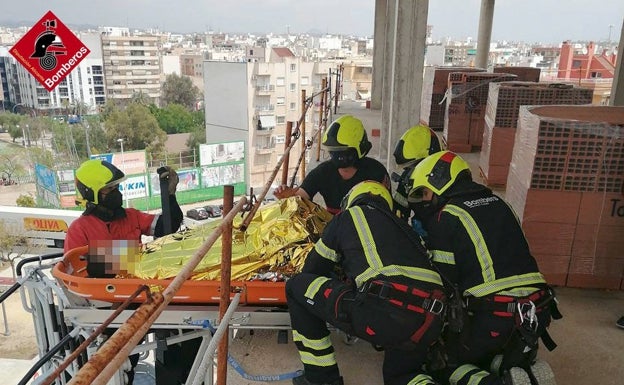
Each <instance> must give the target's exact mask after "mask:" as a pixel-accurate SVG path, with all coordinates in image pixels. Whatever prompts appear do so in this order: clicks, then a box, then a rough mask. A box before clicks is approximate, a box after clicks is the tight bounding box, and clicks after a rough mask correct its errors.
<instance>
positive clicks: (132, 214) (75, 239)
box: [64, 208, 158, 252]
mask: <svg viewBox="0 0 624 385" xmlns="http://www.w3.org/2000/svg"><path fill="white" fill-rule="evenodd" d="M157 220H158V215H154V214H147V213H144V212H142V211H139V210H137V209H133V208H129V209H126V217H125V218H122V219H115V220H114V221H112V222H104V221H103V220H101V219H99V218H98V217H96V216H95V215H83V216H81V217H80V218H78V219H76V220H74V221H73V222H72V223H71V225H69V229H68V230H67V236H66V237H65V247H64V249H65V252H68V251H69V250H71V249H75V248H76V247H80V246H88V245H89V242H91V241H106V240H111V241H112V240H136V241H139V242H140V241H141V235H153V234H154V229H155V228H156V221H157Z"/></svg>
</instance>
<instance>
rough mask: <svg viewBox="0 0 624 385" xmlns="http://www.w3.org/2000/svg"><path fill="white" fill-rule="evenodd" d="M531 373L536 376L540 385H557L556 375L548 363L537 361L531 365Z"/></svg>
mask: <svg viewBox="0 0 624 385" xmlns="http://www.w3.org/2000/svg"><path fill="white" fill-rule="evenodd" d="M531 373H533V376H535V379H536V380H537V384H538V385H557V383H556V382H555V373H553V371H552V368H551V367H550V365H549V364H548V362H546V361H542V360H537V361H535V363H534V364H533V365H531Z"/></svg>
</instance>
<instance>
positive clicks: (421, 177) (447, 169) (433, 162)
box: [410, 151, 470, 196]
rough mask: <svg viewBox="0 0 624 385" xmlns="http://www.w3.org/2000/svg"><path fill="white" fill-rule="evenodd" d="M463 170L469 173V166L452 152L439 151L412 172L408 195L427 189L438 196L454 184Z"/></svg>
mask: <svg viewBox="0 0 624 385" xmlns="http://www.w3.org/2000/svg"><path fill="white" fill-rule="evenodd" d="M464 170H468V171H470V166H469V165H468V163H466V161H465V160H463V159H462V158H461V157H460V156H459V155H457V154H455V153H454V152H451V151H440V152H437V153H435V154H433V155H429V156H428V157H426V158H425V159H423V160H422V161H421V162H420V163H418V164H417V165H416V167H414V171H412V176H411V178H410V179H411V180H412V188H411V190H410V194H412V193H414V192H416V191H417V190H419V189H421V188H423V187H427V188H428V189H430V190H431V191H433V192H434V193H435V194H436V195H438V196H440V195H442V194H444V192H445V191H446V190H448V188H449V187H451V186H452V185H453V183H455V181H456V180H457V176H458V175H459V174H460V173H461V172H462V171H464Z"/></svg>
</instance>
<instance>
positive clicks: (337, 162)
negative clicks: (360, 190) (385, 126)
mask: <svg viewBox="0 0 624 385" xmlns="http://www.w3.org/2000/svg"><path fill="white" fill-rule="evenodd" d="M322 144H323V147H324V148H325V150H327V151H328V152H329V156H330V160H328V161H325V162H322V163H321V164H319V165H318V166H317V167H316V168H314V169H313V170H312V171H310V172H309V173H308V175H306V177H305V179H304V180H303V182H302V183H301V186H299V187H298V188H294V189H293V188H290V187H287V186H279V187H277V188H276V189H275V191H274V193H273V194H274V195H275V196H276V197H277V198H279V199H282V198H287V197H290V196H293V195H299V196H301V197H303V198H306V199H312V198H314V196H315V195H316V194H317V193H320V194H321V196H322V197H323V200H324V201H325V206H326V207H327V211H329V212H330V213H332V214H336V213H338V212H340V202H341V200H342V198H343V197H344V196H345V194H346V193H347V192H349V190H350V189H351V188H352V187H353V186H355V185H356V184H358V183H360V182H362V181H365V180H376V181H378V182H381V183H383V184H384V186H386V187H387V188H388V189H390V177H389V175H388V170H386V168H385V167H384V166H383V165H382V164H381V163H379V162H378V161H377V160H375V159H372V158H369V157H367V156H366V154H368V152H369V151H370V149H371V147H372V145H371V143H370V142H369V141H368V137H367V135H366V130H364V126H363V125H362V121H360V120H359V119H357V118H355V117H353V116H351V115H344V116H341V117H340V118H338V119H336V120H335V121H334V122H333V123H332V124H331V125H330V126H329V127H328V128H327V131H325V134H324V135H323V143H322Z"/></svg>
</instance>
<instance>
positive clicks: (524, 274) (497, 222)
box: [410, 151, 559, 385]
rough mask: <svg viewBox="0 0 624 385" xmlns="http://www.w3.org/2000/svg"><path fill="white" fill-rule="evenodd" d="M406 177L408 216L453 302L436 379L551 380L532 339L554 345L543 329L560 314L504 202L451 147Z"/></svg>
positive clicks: (478, 382) (543, 384) (481, 382)
mask: <svg viewBox="0 0 624 385" xmlns="http://www.w3.org/2000/svg"><path fill="white" fill-rule="evenodd" d="M411 178H412V188H411V191H410V197H411V198H412V199H413V200H420V201H421V202H420V203H418V204H417V205H416V209H415V215H416V216H417V217H418V218H419V219H420V220H421V221H422V222H423V225H424V227H425V230H426V231H427V233H428V237H427V246H428V249H429V250H430V252H431V254H432V258H433V262H434V264H435V265H436V266H437V268H438V271H439V272H440V275H441V276H442V277H443V279H444V280H445V285H446V286H447V289H448V290H449V291H453V292H454V298H455V300H456V301H452V302H451V304H450V305H449V306H450V310H449V311H448V312H447V315H448V317H449V320H448V322H449V323H448V325H449V327H447V328H446V332H445V334H444V340H445V342H446V343H445V344H444V345H445V346H446V348H447V351H446V353H447V354H448V357H449V360H448V362H447V367H446V368H445V369H444V370H442V371H440V373H438V375H439V378H438V379H439V380H440V381H441V382H443V383H446V382H447V381H450V382H451V383H455V384H462V385H463V384H468V383H470V384H475V385H486V384H487V385H492V384H529V383H530V382H528V379H529V376H530V375H533V376H535V377H538V382H537V383H538V384H539V385H550V384H553V382H552V381H554V379H553V378H552V372H549V373H547V372H548V370H546V369H548V367H547V364H546V363H545V362H538V363H537V367H536V354H537V347H538V344H537V341H538V338H539V337H543V338H542V340H543V341H544V342H545V345H546V346H547V347H549V348H551V347H554V346H552V345H551V346H549V344H548V342H549V341H551V342H552V340H550V339H549V338H548V335H547V332H546V328H547V327H548V326H549V324H550V321H551V314H552V316H554V317H555V318H557V317H558V316H559V314H558V311H556V308H555V307H554V304H555V301H554V293H553V292H552V289H551V288H550V287H549V286H548V285H547V284H546V281H545V279H544V276H543V275H542V274H541V273H540V272H539V269H538V266H537V263H536V261H535V259H534V258H533V256H532V255H531V253H530V251H529V245H528V244H527V240H526V238H525V236H524V233H523V231H522V227H521V225H520V223H519V221H518V218H517V217H516V215H515V213H514V212H513V210H512V209H511V207H510V206H509V205H507V203H506V202H504V201H503V199H501V198H500V197H498V196H497V195H495V194H493V193H492V191H491V190H490V189H488V188H487V187H485V186H483V185H481V184H479V183H476V182H474V181H473V180H472V177H471V173H470V167H469V165H468V163H466V161H464V159H462V158H461V157H460V156H459V155H457V154H455V153H453V152H450V151H441V152H438V153H436V154H433V155H430V156H429V157H427V158H425V159H424V160H423V161H421V162H420V163H419V164H418V165H417V166H416V167H415V168H414V171H413V172H412V176H411ZM464 310H465V312H464ZM544 337H546V338H544ZM534 384H535V383H534Z"/></svg>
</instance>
